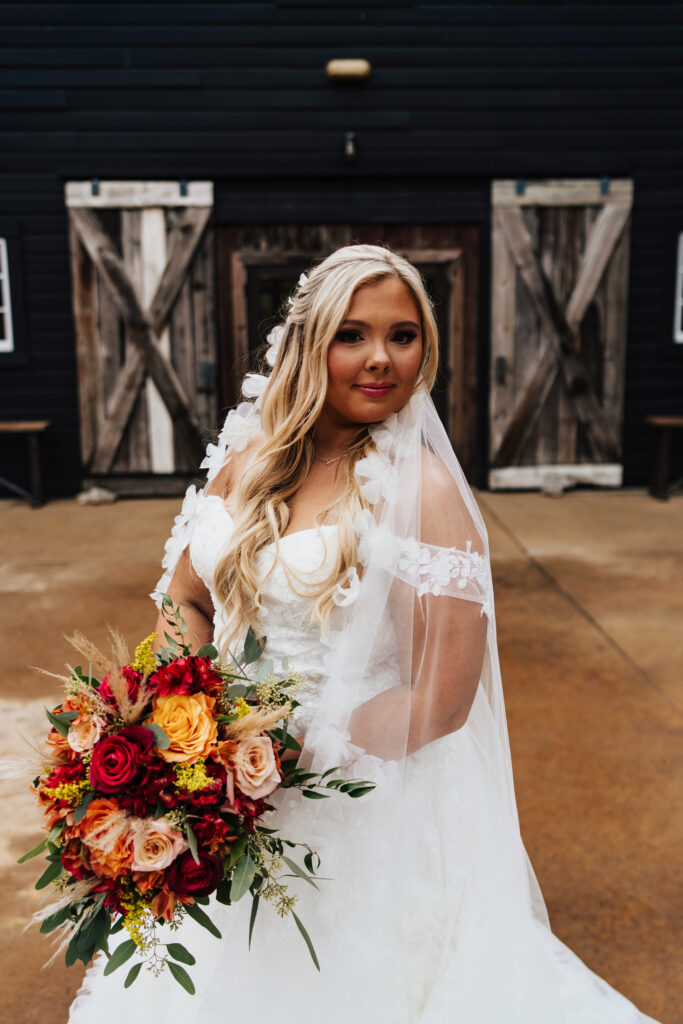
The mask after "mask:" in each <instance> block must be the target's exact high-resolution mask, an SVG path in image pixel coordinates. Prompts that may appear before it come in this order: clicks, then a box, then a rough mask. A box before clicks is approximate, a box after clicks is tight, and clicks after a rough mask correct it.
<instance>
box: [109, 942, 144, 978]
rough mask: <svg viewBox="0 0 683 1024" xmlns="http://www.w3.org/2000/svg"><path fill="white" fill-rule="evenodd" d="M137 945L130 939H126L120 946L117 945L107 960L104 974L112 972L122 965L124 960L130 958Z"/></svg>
mask: <svg viewBox="0 0 683 1024" xmlns="http://www.w3.org/2000/svg"><path fill="white" fill-rule="evenodd" d="M136 949H137V946H136V945H135V943H134V942H133V940H132V939H126V941H125V942H122V943H121V945H120V946H117V947H116V949H115V950H114V952H113V953H112V955H111V956H110V957H109V960H108V961H107V965H106V967H105V968H104V974H113V973H114V971H115V970H116V969H117V968H118V967H122V966H123V964H125V962H126V960H130V958H131V957H132V955H133V953H134V952H135V950H136Z"/></svg>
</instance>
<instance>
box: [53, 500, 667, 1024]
mask: <svg viewBox="0 0 683 1024" xmlns="http://www.w3.org/2000/svg"><path fill="white" fill-rule="evenodd" d="M197 501H198V504H197V508H196V512H195V514H194V515H193V518H192V525H191V530H190V556H191V559H192V562H193V565H194V567H195V568H196V570H197V572H198V573H199V574H200V575H201V577H202V578H203V580H204V581H205V583H206V585H207V587H208V588H209V590H210V591H211V589H212V582H213V571H214V567H215V564H216V561H217V559H218V557H219V554H220V551H221V548H222V546H223V544H224V542H225V540H226V538H227V536H228V535H229V533H230V531H231V529H232V521H231V519H230V517H229V515H228V513H227V511H226V510H225V507H224V505H223V501H222V500H221V499H220V498H218V497H216V496H206V495H204V494H200V495H198V497H197ZM335 530H336V527H335V526H334V525H329V526H323V527H321V528H320V530H319V531H317V530H315V529H311V530H303V531H300V532H298V533H292V534H290V535H288V536H286V537H284V538H283V539H282V540H281V541H280V550H279V558H278V559H277V564H276V565H275V567H274V571H273V572H272V573H271V574H270V576H269V577H268V579H267V581H266V583H265V586H264V592H263V606H262V610H261V613H260V615H261V616H262V618H261V620H260V622H261V625H262V629H263V633H264V634H265V635H266V636H267V649H266V655H267V656H268V657H269V658H274V659H275V662H276V666H277V665H278V660H279V659H281V658H282V657H285V656H286V657H288V658H289V660H290V663H291V665H292V666H293V667H295V668H296V669H297V670H298V671H299V672H301V673H302V674H303V675H304V676H306V677H307V679H308V680H309V688H308V689H307V690H306V692H305V693H304V694H303V695H302V696H301V698H300V699H301V702H302V706H301V707H300V708H298V709H297V711H296V713H295V718H294V721H293V724H292V732H294V733H295V734H296V733H297V731H304V732H305V730H306V727H307V724H308V721H309V720H310V717H311V714H312V710H313V708H314V706H315V702H316V700H317V698H318V695H319V694H320V693H321V688H322V687H324V686H325V679H326V657H327V654H328V647H327V646H326V644H325V643H324V642H323V640H322V639H321V636H320V631H319V628H318V627H317V626H315V625H314V624H313V622H312V620H311V618H310V616H309V614H308V613H309V601H308V599H306V598H305V597H301V596H299V595H298V594H297V593H296V586H294V588H293V586H292V580H291V579H290V577H289V575H288V567H289V569H290V570H292V569H293V570H295V571H296V572H297V573H302V572H304V573H311V575H312V578H315V576H316V574H317V573H319V572H320V573H323V574H325V573H326V569H325V567H326V565H328V559H330V558H331V557H332V554H333V550H334V545H335V543H336V533H335ZM258 557H259V559H260V565H259V568H260V569H261V570H262V572H263V574H264V576H265V574H266V573H267V572H268V570H269V569H270V568H271V567H272V566H273V561H274V546H273V545H270V546H269V547H267V548H265V549H264V550H262V551H261V552H260V553H259V556H258ZM214 603H215V602H214ZM337 613H338V614H339V616H343V615H344V614H345V609H344V608H343V607H339V608H338V609H337V611H336V612H335V614H337ZM219 616H220V612H217V613H216V619H215V621H216V627H217V628H218V626H219V625H220V622H219ZM382 636H383V638H384V639H383V642H382V644H381V646H380V647H378V649H376V650H375V651H373V658H372V660H373V672H372V673H370V675H371V676H372V677H373V678H374V679H375V680H376V686H377V691H378V692H379V691H380V690H382V689H384V688H385V687H386V686H387V685H388V683H390V682H391V679H392V678H393V677H397V674H398V667H397V661H396V653H395V649H396V642H395V636H394V633H393V627H392V625H391V622H389V621H388V622H387V623H386V629H385V630H383V632H382ZM264 656H265V655H264ZM368 696H370V694H369V695H368ZM476 699H479V698H476ZM474 743H475V740H474V738H473V736H472V735H471V733H470V730H469V727H468V724H467V723H466V724H465V726H464V727H463V728H461V729H460V730H458V731H457V732H456V733H452V734H451V735H449V736H446V737H444V738H442V739H440V740H436V741H435V742H433V743H431V744H429V745H428V746H426V747H423V748H422V749H421V750H419V751H417V752H416V753H414V754H412V755H410V757H409V758H408V767H407V774H408V783H409V799H410V798H411V797H410V780H411V779H414V787H413V788H414V792H413V794H412V799H414V808H415V814H416V815H417V814H418V813H419V811H420V806H421V803H424V801H425V800H426V799H427V800H429V801H431V803H430V810H431V811H433V814H432V820H433V821H436V822H438V823H439V827H438V829H437V828H433V829H432V830H431V832H429V833H427V834H421V835H420V837H419V841H420V844H421V849H420V859H421V871H420V872H418V873H415V875H414V876H413V877H408V878H406V879H405V888H404V891H403V892H402V899H401V901H400V903H399V902H397V903H396V904H395V905H391V906H387V905H386V901H383V900H382V896H381V887H378V886H377V885H376V880H377V878H378V875H379V874H381V872H382V866H383V865H385V864H389V863H391V857H392V851H391V849H387V848H386V845H387V844H386V842H383V836H382V834H378V832H377V830H376V829H375V830H374V831H373V801H374V800H381V799H382V795H381V793H380V792H379V787H378V790H376V791H375V792H373V793H372V794H370V795H369V796H366V797H362V798H361V799H358V800H352V799H349V798H348V797H345V796H344V795H342V794H333V795H332V796H331V797H330V798H329V799H328V800H325V801H312V800H311V801H307V800H305V799H302V798H301V796H300V795H299V794H298V793H297V792H296V791H290V792H287V793H285V794H284V802H283V803H282V804H280V800H279V797H280V796H281V794H276V796H275V798H274V800H273V802H274V803H275V804H277V808H276V810H275V811H273V812H271V813H270V814H269V815H267V820H264V824H267V825H268V826H270V827H278V828H280V829H281V831H282V834H283V835H284V836H286V837H288V838H291V839H294V840H299V841H303V842H307V843H309V844H310V845H311V846H312V847H313V848H314V849H315V850H317V851H318V852H319V854H320V856H321V866H320V871H319V874H320V876H321V880H320V882H319V883H318V884H319V891H317V892H316V891H315V890H314V889H313V888H311V887H309V886H308V885H307V884H306V883H305V882H303V881H301V880H300V879H297V878H292V879H290V880H288V881H289V882H290V883H291V888H290V891H291V892H292V893H296V894H297V896H298V897H299V900H298V903H297V906H296V910H297V912H298V914H299V916H300V918H301V919H302V921H303V923H304V925H305V926H306V928H307V930H308V932H309V934H310V936H311V939H312V941H313V943H314V946H315V948H316V952H317V954H318V957H319V960H320V966H321V970H320V972H318V971H317V970H316V969H315V967H314V965H313V963H312V961H311V958H310V956H309V953H308V950H307V949H306V946H305V945H304V942H303V940H302V938H301V936H300V934H299V932H298V931H297V929H296V926H295V922H294V921H293V920H292V918H291V917H284V918H280V917H278V916H277V915H276V913H275V912H274V910H273V908H272V907H271V906H270V905H269V904H268V903H265V902H264V901H261V906H260V908H259V912H258V916H257V919H256V923H255V928H254V934H253V939H252V944H251V950H248V947H247V935H248V924H249V914H250V909H251V899H250V898H249V896H246V897H244V898H243V899H242V900H241V902H239V903H237V904H236V905H234V906H232V907H224V906H221V905H220V904H218V903H215V902H213V901H212V905H211V908H210V910H211V915H212V917H213V919H214V921H215V922H216V924H217V925H218V927H219V928H220V930H221V932H222V939H221V940H217V939H216V938H214V937H212V936H211V935H210V934H209V933H208V932H207V931H205V930H204V929H202V928H201V927H199V926H198V925H196V924H195V923H194V922H193V921H191V920H189V919H188V920H187V921H186V922H184V923H183V925H182V926H181V928H180V930H179V931H178V932H175V933H173V932H170V931H169V930H168V928H166V927H164V928H161V929H160V933H161V938H162V939H163V940H164V941H173V940H175V941H180V942H182V943H183V944H184V945H185V946H186V947H187V948H188V949H189V950H190V951H191V952H192V953H193V954H194V955H195V956H196V958H197V964H196V966H194V967H191V968H189V971H190V974H191V975H192V978H193V980H194V982H195V985H196V988H197V992H196V994H195V995H194V996H189V995H187V994H186V993H185V992H184V991H183V990H182V989H181V988H180V986H179V985H178V984H177V983H176V982H175V981H174V980H173V978H172V977H171V976H170V975H169V973H168V972H165V973H164V974H163V976H162V977H160V978H154V977H153V976H152V975H151V974H150V973H149V972H147V971H145V970H143V971H142V972H141V974H140V975H139V976H138V979H137V981H136V982H135V983H134V984H133V985H132V986H131V987H130V988H129V989H127V990H125V989H124V988H123V980H124V978H125V976H126V973H127V971H128V968H129V967H130V965H131V963H132V962H133V961H129V963H128V964H127V965H126V966H124V967H123V968H120V969H119V970H118V971H117V972H116V973H114V974H113V975H111V976H110V977H107V978H105V977H103V976H102V968H103V966H104V962H103V958H102V957H100V958H99V960H96V962H95V964H94V965H93V966H92V967H91V968H90V969H89V970H88V972H87V974H86V977H85V981H84V983H83V986H82V988H81V990H80V992H79V993H78V995H77V997H76V999H75V1001H74V1003H73V1005H72V1007H71V1013H70V1016H69V1021H70V1022H71V1024H93V1022H95V1021H97V1022H98V1024H143V1022H144V1024H148V1022H149V1021H163V1022H165V1024H193V1022H201V1024H220V1022H225V1024H228V1022H230V1024H233V1022H236V1021H243V1020H249V1021H254V1022H256V1024H261V1022H265V1021H270V1020H272V1021H275V1020H277V1021H282V1022H286V1024H295V1022H296V1024H349V1022H353V1024H646V1022H652V1018H649V1017H646V1016H645V1015H643V1014H641V1013H640V1012H639V1011H638V1010H637V1009H636V1008H635V1006H633V1005H632V1003H630V1002H629V1001H628V1000H627V999H626V998H624V997H623V996H622V995H620V994H619V993H618V992H616V991H615V990H614V989H613V988H611V987H610V986H609V985H608V984H607V983H606V982H605V981H603V980H602V979H601V978H599V977H598V976H597V975H596V974H594V973H593V972H592V971H590V970H589V968H588V967H587V966H586V965H585V964H583V962H582V961H581V960H579V958H578V957H576V956H575V955H574V954H573V953H572V952H571V951H570V950H569V949H568V948H567V947H566V946H565V945H564V944H563V943H561V942H560V940H559V939H558V938H557V937H555V936H554V935H553V934H552V932H551V931H550V929H549V927H547V926H546V924H544V923H543V922H542V921H541V920H536V919H534V920H533V921H531V922H530V923H529V925H528V927H527V928H526V929H525V930H524V934H520V935H515V936H511V935H510V934H509V933H507V932H506V931H505V921H506V918H507V916H508V915H507V909H508V907H507V904H508V903H509V905H510V907H512V906H513V904H514V902H515V895H514V894H513V893H507V892H505V891H502V892H500V893H499V895H498V907H497V910H498V912H499V913H500V921H501V925H500V930H499V932H497V934H498V935H499V940H498V941H499V948H498V949H497V950H495V953H496V956H495V958H494V957H493V952H494V951H493V950H492V949H491V948H490V931H489V932H487V931H486V929H484V928H483V926H481V927H480V913H481V911H480V907H481V906H482V905H483V902H484V901H483V899H482V897H483V894H484V893H486V894H487V895H489V896H490V893H491V889H492V887H494V888H495V885H496V877H495V864H496V860H495V850H494V851H493V855H492V857H491V859H490V860H487V861H486V862H485V863H482V862H481V860H480V858H479V857H478V856H477V857H475V856H474V855H473V852H472V851H473V849H476V846H473V845H472V844H471V843H470V841H469V839H470V836H471V835H472V832H473V830H476V829H478V830H481V829H485V827H486V825H485V822H484V824H482V820H483V819H485V818H486V815H485V814H482V813H481V806H480V805H479V806H478V803H477V784H476V779H471V778H464V777H463V772H462V769H461V768H459V765H460V764H461V763H462V762H463V757H464V754H468V755H469V756H468V757H467V758H466V759H465V760H466V762H467V763H468V764H470V765H471V764H472V756H475V755H474V754H473V751H472V747H473V745H474ZM374 761H375V759H374V758H372V757H369V756H368V757H367V759H366V764H365V765H364V766H363V767H364V769H367V770H365V771H364V772H363V777H372V775H373V762H374ZM483 770H484V768H483V766H482V771H483ZM446 778H447V779H448V780H449V784H448V786H444V784H443V780H444V779H446ZM425 780H427V782H428V783H429V782H430V780H431V784H429V785H428V786H427V787H425ZM425 790H427V792H425ZM416 820H417V819H416ZM293 856H295V857H296V854H293ZM298 859H299V860H300V857H299V858H298ZM444 862H445V863H447V864H448V865H449V870H448V872H447V874H444V872H443V867H442V865H443V864H444ZM440 865H441V867H440ZM509 918H510V920H512V919H514V915H513V914H512V913H511V914H510V915H509ZM395 929H403V930H405V931H406V934H407V935H408V939H409V941H408V943H407V947H406V948H408V949H409V956H407V957H406V961H405V962H387V958H386V957H384V956H383V950H384V949H385V948H388V944H387V941H386V940H387V938H388V936H389V935H390V934H392V935H393V934H394V931H395ZM487 935H488V936H489V938H487ZM521 951H523V955H522V952H521Z"/></svg>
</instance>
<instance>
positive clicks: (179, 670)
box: [148, 655, 223, 697]
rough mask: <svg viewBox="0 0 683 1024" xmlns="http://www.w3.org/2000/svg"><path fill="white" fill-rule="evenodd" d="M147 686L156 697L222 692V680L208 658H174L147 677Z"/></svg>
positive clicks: (194, 656)
mask: <svg viewBox="0 0 683 1024" xmlns="http://www.w3.org/2000/svg"><path fill="white" fill-rule="evenodd" d="M148 682H149V685H150V687H151V689H152V690H153V692H154V693H155V694H156V696H157V697H168V696H169V695H170V694H179V693H180V694H190V693H199V692H200V691H204V692H205V693H210V692H212V691H215V690H216V689H218V690H219V691H222V689H223V680H222V679H221V677H220V676H219V675H217V673H216V672H214V671H213V669H212V668H211V661H210V659H209V658H198V657H197V656H196V655H192V656H191V657H189V658H175V659H174V660H173V661H171V662H170V663H169V664H168V665H165V666H164V667H163V668H159V669H157V670H156V672H153V673H152V675H151V676H150V677H149V680H148Z"/></svg>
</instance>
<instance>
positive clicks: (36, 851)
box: [17, 836, 47, 864]
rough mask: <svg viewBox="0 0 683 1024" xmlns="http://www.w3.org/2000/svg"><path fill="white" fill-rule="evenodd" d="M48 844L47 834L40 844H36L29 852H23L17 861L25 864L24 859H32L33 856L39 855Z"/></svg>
mask: <svg viewBox="0 0 683 1024" xmlns="http://www.w3.org/2000/svg"><path fill="white" fill-rule="evenodd" d="M46 846H47V836H45V838H44V839H41V841H40V842H39V843H38V845H37V846H34V847H33V849H32V850H29V851H28V853H24V854H22V856H21V857H20V858H19V860H18V861H17V864H23V863H24V861H26V860H31V858H32V857H37V856H38V854H39V853H42V852H43V850H44V849H45V847H46Z"/></svg>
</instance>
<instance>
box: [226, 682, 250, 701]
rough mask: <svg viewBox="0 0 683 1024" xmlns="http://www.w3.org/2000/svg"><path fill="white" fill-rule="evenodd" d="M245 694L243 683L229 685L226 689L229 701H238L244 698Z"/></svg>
mask: <svg viewBox="0 0 683 1024" xmlns="http://www.w3.org/2000/svg"><path fill="white" fill-rule="evenodd" d="M246 692H247V687H246V686H245V685H244V683H231V684H230V686H229V687H228V697H230V699H231V700H238V699H239V698H240V697H244V695H245V693H246Z"/></svg>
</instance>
